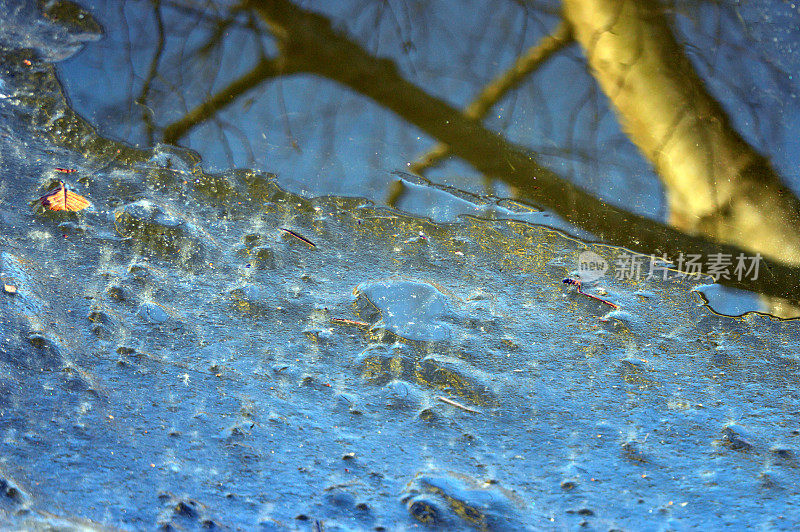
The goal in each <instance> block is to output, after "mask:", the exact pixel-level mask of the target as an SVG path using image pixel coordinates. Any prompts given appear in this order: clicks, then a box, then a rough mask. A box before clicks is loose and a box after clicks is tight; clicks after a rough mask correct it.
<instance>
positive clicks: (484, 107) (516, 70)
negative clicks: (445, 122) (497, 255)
mask: <svg viewBox="0 0 800 532" xmlns="http://www.w3.org/2000/svg"><path fill="white" fill-rule="evenodd" d="M572 42H573V41H572V30H571V29H570V27H569V24H567V23H565V22H561V23H560V24H559V25H558V27H556V29H555V30H553V32H552V33H551V34H550V35H548V36H546V37H544V38H543V39H542V40H541V41H539V42H538V43H536V44H535V45H534V46H531V47H530V48H528V50H527V51H526V52H525V53H524V54H522V55H521V56H520V57H518V58H517V60H516V62H515V63H514V66H512V67H511V68H509V69H508V70H506V71H505V72H503V73H502V74H501V75H500V76H498V77H496V78H495V79H493V80H492V81H491V82H490V83H489V84H488V85H486V87H484V89H483V90H482V91H481V92H480V94H478V96H477V97H476V98H475V99H474V100H472V103H470V104H469V105H468V106H467V108H466V109H464V115H465V116H466V117H467V118H472V119H475V120H478V119H481V118H483V117H485V116H486V114H487V113H488V112H489V111H490V110H491V108H492V107H493V106H494V105H495V104H496V103H497V102H499V101H500V100H501V99H502V98H503V97H504V96H505V95H506V94H508V92H509V91H510V90H511V89H513V88H514V87H516V86H517V85H519V83H520V82H522V81H523V80H524V79H525V78H526V77H527V76H528V75H529V74H530V73H531V72H533V71H534V70H536V69H537V68H539V66H540V65H541V64H542V63H544V62H545V61H547V60H548V59H549V58H550V57H552V55H553V54H555V53H556V52H558V51H559V50H561V49H562V48H564V47H565V46H567V45H569V44H570V43H572ZM448 153H449V149H448V147H447V144H443V143H438V144H436V145H435V146H434V147H433V148H431V150H430V151H429V152H428V153H426V154H424V155H422V156H421V157H420V158H419V159H418V160H417V161H416V162H415V163H413V164H412V165H411V166H410V168H411V171H412V172H415V173H417V174H421V173H422V172H424V171H425V170H427V169H429V168H432V167H434V166H436V165H437V164H438V163H439V162H440V161H441V160H442V159H444V158H445V157H447V155H448Z"/></svg>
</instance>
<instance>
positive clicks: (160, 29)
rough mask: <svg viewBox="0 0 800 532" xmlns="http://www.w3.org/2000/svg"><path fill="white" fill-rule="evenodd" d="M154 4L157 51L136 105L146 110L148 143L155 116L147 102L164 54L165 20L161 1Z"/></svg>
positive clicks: (155, 1)
mask: <svg viewBox="0 0 800 532" xmlns="http://www.w3.org/2000/svg"><path fill="white" fill-rule="evenodd" d="M151 1H152V4H153V16H154V17H155V19H156V34H157V35H158V38H157V40H156V50H155V52H154V53H153V59H152V60H151V61H150V70H149V71H148V72H147V77H146V78H145V80H144V84H143V85H142V93H141V94H140V95H139V97H138V98H136V103H137V104H139V105H140V106H142V107H143V108H144V112H143V113H142V122H144V125H145V133H146V135H147V139H148V142H150V144H152V143H153V130H154V124H153V116H152V111H151V110H150V107H149V106H148V105H147V100H148V98H149V96H150V87H151V84H152V83H153V80H154V79H155V78H156V75H158V64H159V63H160V62H161V56H162V55H163V53H164V19H163V18H162V16H161V0H151Z"/></svg>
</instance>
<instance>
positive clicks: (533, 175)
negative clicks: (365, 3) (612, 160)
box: [246, 0, 800, 296]
mask: <svg viewBox="0 0 800 532" xmlns="http://www.w3.org/2000/svg"><path fill="white" fill-rule="evenodd" d="M246 5H247V6H249V7H252V8H254V9H256V10H257V11H258V13H259V14H260V15H261V17H262V18H263V19H264V20H265V22H266V23H267V24H268V25H269V27H270V29H271V31H272V33H273V35H274V36H275V37H276V38H277V41H278V46H279V48H280V50H281V53H282V58H283V59H284V60H285V61H286V62H287V63H288V66H289V67H290V68H291V69H292V70H294V71H298V72H299V71H303V72H309V73H313V74H316V75H319V76H322V77H325V78H328V79H331V80H334V81H337V82H339V83H341V84H343V85H345V86H347V87H350V88H351V89H353V90H355V91H357V92H359V93H361V94H363V95H365V96H368V97H369V98H371V99H373V100H375V101H376V102H378V103H380V104H381V105H383V106H384V107H386V108H387V109H390V110H392V111H393V112H395V113H397V114H398V115H399V116H401V117H402V118H403V119H405V120H407V121H408V122H410V123H412V124H414V125H415V126H417V127H418V128H420V129H421V130H422V131H424V132H426V133H427V134H429V135H431V136H432V137H434V138H437V139H439V140H440V141H442V142H445V143H447V144H448V145H449V146H450V148H451V150H452V152H453V154H454V155H457V156H459V157H461V158H462V159H464V160H465V161H467V162H469V163H470V164H472V165H473V166H474V167H475V168H476V169H478V170H479V171H481V172H483V173H484V174H486V175H490V176H494V177H497V178H499V179H502V180H503V181H505V182H507V183H508V184H510V185H512V186H516V187H519V189H520V192H521V193H522V194H524V195H526V196H527V197H528V198H530V199H531V200H533V201H536V202H538V203H540V204H543V205H547V206H548V207H549V208H550V209H551V210H553V211H554V212H555V213H557V214H558V215H560V216H561V217H563V218H564V219H565V220H567V221H568V222H570V223H574V224H575V225H577V226H580V227H582V228H584V229H586V230H587V231H590V232H592V233H594V234H596V235H598V236H599V237H600V238H602V239H605V240H606V241H608V242H609V243H611V244H614V245H617V246H622V247H626V248H629V249H633V250H636V251H641V252H643V253H646V254H651V253H655V254H657V255H661V254H666V255H667V256H669V257H677V256H678V255H679V254H684V255H686V254H700V255H704V256H709V255H710V254H712V253H722V254H727V255H731V256H733V257H736V256H737V255H738V254H739V253H743V254H748V252H747V251H746V250H744V249H742V248H740V247H735V246H732V245H727V244H720V243H717V242H714V241H710V240H707V239H705V238H702V237H697V236H691V235H688V234H686V233H683V232H681V231H678V230H676V229H674V228H672V227H669V226H665V225H662V224H659V223H658V222H655V221H653V220H651V219H648V218H645V217H643V216H639V215H637V214H634V213H631V212H629V211H626V210H624V209H621V208H619V207H616V206H613V205H610V204H608V203H606V202H604V201H602V200H600V199H598V198H596V197H594V196H592V195H591V194H589V193H587V192H585V191H583V190H581V189H580V188H578V187H576V186H575V185H573V184H572V183H569V182H567V181H566V180H564V179H562V178H560V177H559V176H558V175H556V174H555V173H554V172H552V171H551V170H549V169H547V168H544V167H542V166H541V165H539V164H538V163H537V162H536V161H535V159H534V157H533V154H532V153H531V152H529V151H527V150H525V149H524V148H521V147H519V146H516V145H514V144H512V143H510V142H508V141H507V140H505V139H504V138H503V137H502V136H500V135H498V134H497V133H494V132H492V131H490V130H488V129H486V128H485V127H483V125H482V124H481V123H480V122H479V121H478V120H474V119H470V118H467V117H465V116H464V115H463V113H461V112H460V111H459V110H457V109H455V108H453V107H452V106H450V105H449V104H447V103H446V102H445V101H443V100H441V99H439V98H436V97H434V96H431V95H430V94H428V93H427V92H426V91H424V90H422V89H420V88H419V87H417V86H416V85H414V84H412V83H410V82H408V81H407V80H405V79H404V78H403V77H402V76H400V74H399V73H398V72H397V69H396V67H395V65H394V63H393V62H392V61H389V60H385V59H376V58H375V57H373V56H371V55H370V54H369V53H368V52H366V51H365V50H364V49H363V48H362V47H361V46H360V45H359V44H357V43H355V42H353V41H351V40H349V39H348V38H347V37H346V36H344V35H342V34H341V33H339V32H338V31H335V30H333V29H332V28H331V24H330V21H329V20H328V19H326V18H325V17H323V16H321V15H317V14H315V13H311V12H309V11H306V10H303V9H301V8H299V7H297V6H295V5H294V4H292V3H291V2H289V1H287V0H268V1H258V0H249V1H247V3H246ZM533 179H536V184H537V187H536V188H532V187H531V183H532V180H533ZM765 262H766V261H765ZM767 267H768V274H767V275H762V276H761V277H759V278H758V279H757V280H749V279H748V280H738V281H737V280H736V279H731V280H721V282H723V283H725V284H728V285H730V286H735V287H740V288H745V289H750V290H758V291H760V292H762V293H765V294H771V295H776V296H787V295H790V294H791V293H793V292H797V291H800V268H796V267H791V266H786V265H785V264H782V263H779V262H775V261H769V262H767ZM762 271H763V270H762Z"/></svg>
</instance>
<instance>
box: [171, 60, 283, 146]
mask: <svg viewBox="0 0 800 532" xmlns="http://www.w3.org/2000/svg"><path fill="white" fill-rule="evenodd" d="M291 73H292V70H291V67H288V68H287V66H286V65H285V64H283V63H279V62H278V61H276V60H273V59H263V60H262V61H260V62H259V63H258V64H257V65H256V66H255V67H254V68H253V69H252V70H251V71H250V72H248V73H247V74H245V75H244V76H242V77H241V78H239V79H237V80H236V81H234V82H233V83H231V84H230V85H228V86H227V87H225V88H224V89H222V90H221V91H220V92H218V93H217V94H215V95H214V96H212V97H211V98H209V99H208V100H206V101H204V102H203V103H201V104H200V105H198V106H197V107H195V108H194V109H192V110H191V111H189V112H188V113H187V114H186V116H184V117H183V118H181V119H180V120H178V121H177V122H173V123H172V124H170V125H168V126H167V127H166V128H165V129H164V142H167V143H175V142H177V141H178V140H180V139H181V138H183V136H184V135H186V133H188V132H189V130H190V129H192V128H193V127H194V126H196V125H197V124H199V123H200V122H202V121H204V120H206V119H208V118H209V117H211V116H213V115H214V114H216V113H217V112H218V111H219V110H221V109H223V108H225V107H227V106H228V105H230V104H231V103H233V102H234V100H235V99H236V98H237V97H239V96H241V95H242V94H244V93H245V92H247V91H249V90H250V89H253V88H255V87H257V86H258V85H260V84H261V83H263V82H264V81H265V80H267V79H269V78H273V77H275V76H278V75H281V74H291Z"/></svg>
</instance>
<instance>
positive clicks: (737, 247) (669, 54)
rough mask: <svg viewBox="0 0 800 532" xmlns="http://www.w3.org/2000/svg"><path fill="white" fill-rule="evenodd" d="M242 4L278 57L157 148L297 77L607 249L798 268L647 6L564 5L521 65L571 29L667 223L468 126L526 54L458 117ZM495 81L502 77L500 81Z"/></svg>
mask: <svg viewBox="0 0 800 532" xmlns="http://www.w3.org/2000/svg"><path fill="white" fill-rule="evenodd" d="M242 7H244V8H245V9H251V10H253V11H254V12H257V13H258V14H259V15H260V17H261V18H262V19H263V21H264V22H265V23H266V24H267V26H268V28H269V30H270V32H271V33H272V35H273V37H274V38H275V40H276V43H277V47H278V54H277V55H276V56H275V57H271V58H266V59H263V60H262V61H261V62H260V63H259V64H258V65H257V66H256V67H255V68H254V69H252V70H251V71H250V72H248V73H246V74H245V75H243V76H242V77H240V78H239V79H238V80H236V81H234V82H233V83H231V84H230V85H229V86H228V87H226V88H224V89H223V90H221V91H219V92H217V93H216V94H215V95H214V96H212V97H211V98H209V99H208V100H207V101H205V102H203V103H202V104H201V105H199V106H198V107H196V108H195V109H193V110H191V111H190V112H189V113H187V115H186V116H185V117H183V118H182V119H180V120H179V121H177V122H175V123H173V124H171V125H169V126H168V127H167V128H166V129H165V139H166V140H167V141H172V142H174V141H177V140H178V139H180V138H181V137H182V136H183V135H185V134H186V132H188V131H189V130H190V129H191V128H192V127H194V126H195V125H197V124H199V123H201V122H203V121H204V120H207V119H208V118H210V117H212V116H214V115H215V114H216V113H217V112H218V111H219V110H220V109H221V108H223V107H225V106H227V105H229V104H230V103H231V102H232V101H233V100H235V99H236V98H238V97H239V96H240V95H242V94H243V93H244V91H246V90H248V89H251V88H253V87H256V86H258V85H259V84H261V83H262V82H264V81H265V80H268V79H270V78H274V77H276V76H279V75H286V74H291V73H310V74H314V75H317V76H321V77H323V78H326V79H329V80H333V81H336V82H338V83H340V84H342V85H344V86H347V87H349V88H351V89H353V90H354V91H356V92H357V93H360V94H362V95H365V96H368V97H369V98H371V99H372V100H374V101H375V102H377V103H379V104H380V105H381V106H383V107H384V108H386V109H389V110H391V111H393V112H395V113H396V114H397V115H398V116H400V117H402V118H403V119H404V120H405V121H407V122H408V123H411V124H414V125H415V126H416V127H418V128H420V129H421V130H423V131H424V132H426V133H428V134H429V135H430V136H431V137H433V138H435V139H437V140H438V141H439V142H440V143H442V144H441V145H440V146H439V147H438V148H437V153H438V154H439V155H437V156H441V154H443V153H444V152H445V150H447V152H449V153H450V154H452V155H455V156H457V157H459V158H461V159H462V160H464V161H467V162H469V163H470V164H471V165H472V166H474V167H475V168H476V169H478V170H479V171H481V172H482V173H483V174H485V175H488V176H492V177H494V178H497V179H501V180H503V181H505V182H507V183H509V184H511V185H514V186H515V187H517V188H518V190H519V191H520V193H521V194H523V195H524V196H526V197H527V198H529V199H531V200H533V201H535V202H537V203H539V204H542V205H545V206H547V207H548V208H549V209H551V210H553V211H554V212H556V213H558V214H559V215H561V216H562V217H563V218H565V219H566V220H568V221H570V222H572V223H575V224H576V225H578V226H581V227H583V228H585V229H587V230H589V231H591V232H593V233H595V234H597V235H599V236H601V237H602V238H604V239H606V240H607V241H609V242H612V243H614V244H617V245H621V246H624V247H628V248H631V249H634V250H638V251H642V252H645V253H648V254H649V253H655V254H659V255H661V254H667V255H668V256H671V257H674V256H677V255H678V254H679V253H685V254H687V253H698V254H703V255H709V254H711V253H727V254H731V255H734V256H735V255H737V254H738V253H740V252H743V251H746V252H750V253H752V252H760V253H762V254H764V255H765V256H768V257H770V258H773V259H776V260H778V261H780V262H775V263H773V264H772V266H771V268H770V272H771V274H772V277H771V278H765V277H764V276H762V277H761V279H759V280H758V281H757V282H756V283H754V284H752V283H751V284H744V286H747V287H750V288H755V289H759V290H761V291H763V292H765V293H769V294H773V295H783V294H786V293H787V292H788V291H789V290H790V289H791V288H796V285H797V283H798V282H800V281H798V279H800V276H798V275H797V271H796V270H795V268H793V267H787V266H782V265H781V263H785V264H790V265H792V266H796V265H798V264H800V237H798V235H797V234H796V233H795V232H793V231H790V230H789V228H790V227H791V226H792V224H793V223H796V222H797V221H798V219H800V216H798V213H800V203H799V202H798V200H797V199H796V198H795V197H794V196H793V195H792V194H790V193H789V192H788V191H787V190H786V188H785V187H783V186H782V185H781V183H780V180H779V179H778V177H777V175H776V174H775V172H774V171H773V170H772V169H771V167H770V165H769V164H768V162H767V161H766V160H765V159H764V158H763V157H761V156H760V155H759V154H758V153H757V152H756V151H755V150H754V149H753V148H751V147H750V146H749V145H748V144H747V143H746V142H745V141H744V140H742V138H741V137H740V136H739V135H738V134H737V133H736V132H735V131H734V130H733V129H732V128H731V126H730V125H729V120H728V118H727V117H726V115H725V113H724V112H723V110H722V108H721V107H720V106H719V104H717V103H716V102H715V101H714V100H713V99H712V98H711V97H710V96H709V95H708V93H707V91H706V90H705V87H704V85H703V83H702V81H701V80H700V78H699V77H698V76H697V74H695V73H694V69H693V67H692V65H691V63H690V62H689V61H688V59H687V58H686V56H685V55H684V53H683V51H682V50H681V49H680V47H679V46H678V44H677V43H676V41H675V40H674V38H673V37H672V34H671V32H670V29H669V27H668V25H667V23H666V20H665V19H664V16H663V14H662V12H661V9H660V8H659V7H658V6H657V5H656V4H653V3H650V2H648V1H645V0H637V1H620V0H600V1H596V0H591V1H588V0H565V2H564V8H565V9H564V15H565V23H564V24H563V25H562V26H561V27H560V28H559V30H558V31H557V32H556V33H555V34H554V36H553V38H552V39H551V41H549V42H545V43H543V44H542V45H541V46H542V48H541V49H544V50H547V52H545V53H543V54H541V55H542V56H543V57H539V58H538V59H537V60H535V61H530V62H529V63H528V67H529V68H528V70H531V69H532V68H530V67H531V66H532V67H534V68H535V66H536V65H538V64H539V62H540V61H541V60H542V59H543V58H546V56H548V55H549V54H550V53H553V52H554V51H556V50H557V49H558V48H559V47H560V46H561V44H562V43H564V42H565V41H566V40H567V38H568V35H569V30H570V29H572V31H573V32H574V34H575V37H576V39H577V41H578V42H579V43H580V44H581V45H582V47H583V49H584V50H585V53H586V57H587V61H588V63H589V65H590V66H591V67H592V69H593V72H594V74H595V76H596V78H597V80H598V82H599V84H600V86H601V87H602V88H603V90H604V92H605V93H606V95H607V96H608V98H609V99H610V101H611V102H612V103H613V104H614V106H615V108H616V110H617V112H618V114H619V116H620V117H621V121H622V123H623V125H624V126H625V128H626V132H627V134H628V136H629V137H630V138H631V140H633V142H634V143H635V144H636V145H637V146H638V147H639V148H640V150H641V151H642V153H643V154H644V155H645V156H646V157H647V158H648V160H649V161H650V162H651V164H652V165H653V166H654V167H655V168H656V170H657V171H658V173H659V176H660V177H661V179H662V181H663V183H664V186H665V188H666V190H667V195H668V201H669V208H670V216H669V218H670V222H671V223H672V224H673V226H665V225H662V224H658V223H657V222H654V221H653V220H650V219H647V218H645V217H642V216H639V215H637V214H634V213H632V212H630V211H628V210H626V209H622V208H619V207H616V206H614V205H611V204H609V203H606V202H604V201H602V200H600V199H598V198H596V197H594V196H593V195H591V194H589V193H587V192H585V191H583V190H582V189H580V188H578V187H576V186H575V185H573V184H572V183H570V182H569V181H566V180H564V179H562V178H561V177H560V176H558V175H557V174H556V173H554V172H552V171H550V170H548V169H546V168H545V167H543V166H541V165H540V164H539V163H537V161H536V159H535V154H534V153H532V152H531V151H530V150H528V149H525V148H522V147H520V146H518V145H515V144H513V143H511V142H509V141H508V140H506V139H505V138H504V137H503V136H502V135H499V134H497V133H495V132H493V131H491V130H489V129H488V128H486V127H485V126H483V124H482V123H481V118H482V115H483V114H484V113H485V112H486V110H487V109H489V108H490V107H491V103H492V98H493V96H492V94H491V92H492V90H494V89H497V87H498V85H499V86H501V87H502V88H501V89H500V90H497V91H495V92H496V93H497V94H495V95H494V96H499V95H502V94H504V93H505V91H506V90H508V88H509V87H510V86H511V85H513V83H515V82H516V81H517V80H518V78H519V75H518V74H519V72H520V71H525V69H524V68H519V65H520V64H521V63H524V60H525V56H522V57H521V58H520V60H519V61H518V63H517V65H516V68H518V69H519V70H518V71H517V72H516V73H515V72H514V71H512V72H510V73H509V74H508V75H507V76H504V77H501V78H499V81H498V82H495V83H494V84H492V85H490V86H488V87H487V89H486V91H485V92H484V94H482V95H481V97H479V98H478V99H476V103H475V104H473V106H471V107H470V108H468V109H466V110H465V111H464V112H462V111H459V110H457V109H455V108H453V107H452V106H450V105H449V104H448V103H446V102H445V101H443V100H441V99H439V98H436V97H434V96H432V95H431V94H429V93H428V92H426V91H425V90H423V89H421V88H420V87H418V86H416V85H414V84H412V83H410V82H409V81H407V80H406V79H404V77H403V76H401V75H400V74H399V73H398V70H397V68H396V65H395V64H394V63H393V62H392V61H389V60H385V59H379V58H376V57H375V56H374V55H372V54H370V53H368V52H367V51H366V50H365V49H364V48H363V47H362V46H360V45H359V44H357V43H356V42H354V41H352V40H350V39H349V38H348V37H346V36H345V35H344V34H343V33H342V32H339V31H336V30H334V29H332V27H331V24H330V22H329V21H328V19H326V18H325V17H323V16H321V15H318V14H315V13H311V12H309V11H306V10H304V9H301V8H299V7H297V6H296V5H294V4H293V3H291V2H289V1H286V0H268V1H266V0H265V1H258V0H250V1H246V2H244V3H243V4H242ZM536 50H537V49H536V48H534V49H531V51H530V52H529V53H528V55H529V56H530V55H531V53H533V55H535V53H536ZM515 75H516V76H517V77H516V78H515ZM503 80H505V82H508V81H509V80H512V81H511V83H506V84H505V86H503V83H504V81H503ZM445 146H446V147H445ZM424 165H425V163H421V164H420V166H419V168H420V169H421V168H423V167H424ZM532 177H534V178H535V179H536V181H535V183H536V186H535V187H532V186H531V184H532V182H533V181H532V179H531V178H532ZM692 235H695V236H692ZM748 254H749V253H748ZM732 284H737V283H735V282H734V283H732ZM738 284H739V285H740V286H742V283H738Z"/></svg>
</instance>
